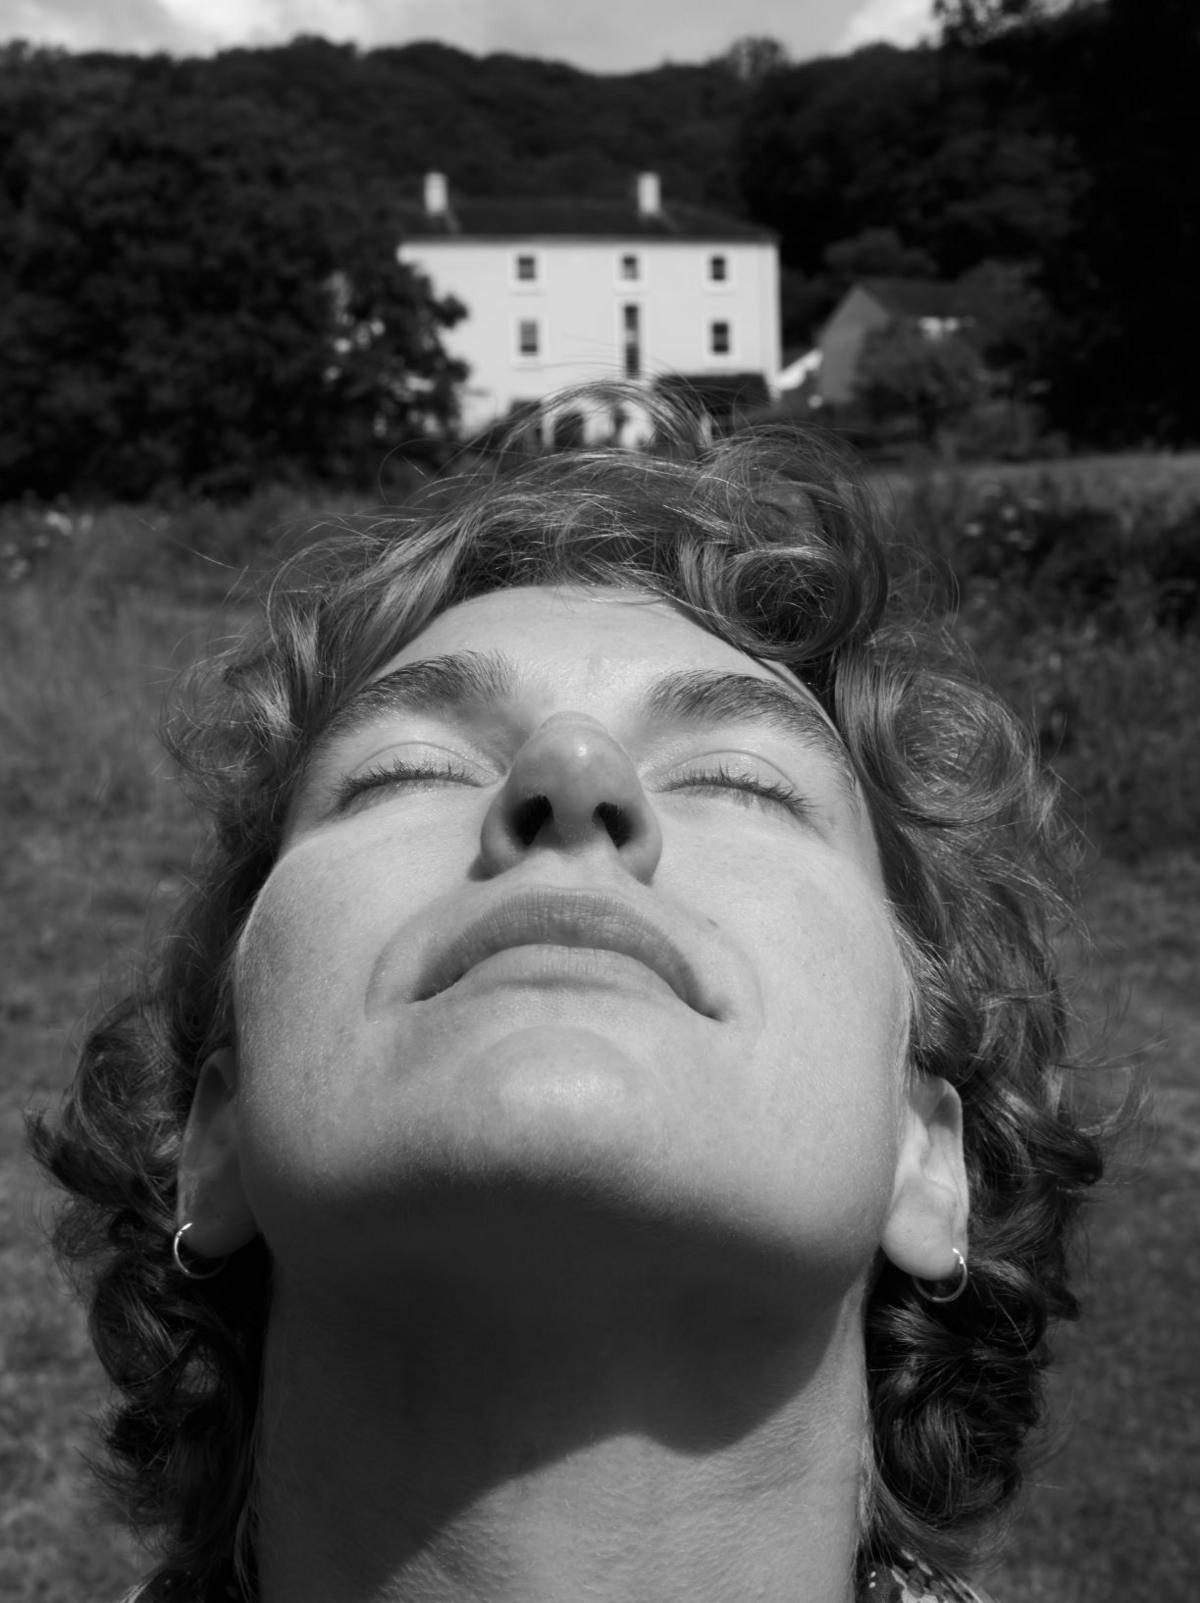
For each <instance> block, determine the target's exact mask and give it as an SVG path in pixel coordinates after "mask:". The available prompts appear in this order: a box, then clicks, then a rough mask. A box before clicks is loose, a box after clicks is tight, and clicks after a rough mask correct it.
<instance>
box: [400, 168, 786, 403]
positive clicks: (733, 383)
mask: <svg viewBox="0 0 1200 1603" xmlns="http://www.w3.org/2000/svg"><path fill="white" fill-rule="evenodd" d="M397 254H398V256H399V259H400V261H401V262H403V263H405V264H407V265H409V266H411V267H414V268H416V269H417V270H418V271H419V272H422V273H424V274H425V275H426V276H427V277H428V278H429V279H430V280H431V282H432V284H433V287H434V289H435V291H436V292H437V293H438V294H439V295H447V294H449V295H453V296H455V297H456V298H457V299H458V300H460V301H461V302H462V303H463V304H464V305H465V306H466V307H467V309H468V315H467V316H466V317H465V318H464V319H463V320H462V322H460V323H459V324H457V325H456V326H455V327H454V328H452V329H449V330H448V331H446V333H445V334H444V335H443V343H444V345H445V347H446V350H447V352H448V353H449V354H450V355H452V356H456V357H459V358H461V359H462V360H463V361H464V362H466V363H467V365H468V367H469V369H470V373H469V377H468V379H467V382H466V385H465V386H464V391H463V397H462V412H463V423H464V426H465V427H466V428H467V429H468V430H471V431H474V430H476V429H479V428H482V427H486V426H487V425H488V424H490V423H492V422H493V421H495V420H496V419H498V418H502V417H505V416H507V415H508V414H509V413H511V412H513V411H514V410H517V409H520V408H523V407H525V406H528V405H531V404H536V403H537V402H539V401H540V400H541V399H542V398H543V397H545V396H547V395H549V394H551V393H552V392H553V391H555V390H559V389H561V388H563V387H564V386H565V385H571V384H578V383H585V382H589V381H593V380H597V379H613V378H620V379H632V380H635V381H638V382H640V383H643V384H646V385H650V384H653V383H655V382H656V381H658V380H662V379H664V378H667V377H671V376H684V377H686V378H687V379H689V380H690V381H691V382H692V383H693V384H694V385H695V386H696V387H697V389H698V390H699V391H700V393H701V394H702V395H705V394H708V395H712V396H718V397H719V396H725V397H726V398H727V399H728V400H729V402H730V404H731V405H732V402H733V400H734V399H735V398H736V397H737V396H738V395H739V394H741V395H743V396H744V397H745V398H746V399H747V400H750V399H763V400H765V399H766V396H767V394H768V392H770V391H771V390H773V389H774V386H775V381H776V378H777V375H778V372H779V367H780V331H779V254H778V247H777V243H776V239H775V236H774V235H773V234H771V233H769V232H768V231H767V230H766V229H762V228H758V227H756V226H755V225H754V224H752V223H745V222H740V221H738V220H736V219H731V218H726V217H722V216H720V215H718V214H716V213H712V212H708V211H705V210H702V209H700V208H698V207H694V206H682V205H666V204H664V202H663V198H662V195H661V191H660V186H659V180H658V175H657V174H656V173H642V174H641V175H640V176H639V178H638V180H637V186H636V194H635V195H631V197H630V200H629V201H628V202H621V201H596V200H539V199H530V198H522V197H517V198H513V199H510V200H473V199H469V198H463V199H460V198H459V197H457V196H454V195H451V193H450V192H449V188H448V185H447V182H446V179H445V177H444V176H443V175H442V174H440V173H429V174H427V176H426V179H425V194H424V205H423V207H421V208H420V209H419V210H418V209H417V208H413V211H412V214H411V216H410V217H409V218H407V219H406V220H405V235H404V238H403V240H402V242H401V244H400V246H399V248H398V251H397ZM718 409H719V407H718Z"/></svg>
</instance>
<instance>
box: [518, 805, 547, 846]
mask: <svg viewBox="0 0 1200 1603" xmlns="http://www.w3.org/2000/svg"><path fill="white" fill-rule="evenodd" d="M553 811H554V809H553V808H552V807H551V805H550V798H549V797H548V796H527V797H526V798H525V800H524V801H523V802H522V803H521V804H520V806H519V807H517V808H516V810H515V811H514V813H513V820H512V824H513V831H514V833H515V834H516V837H517V839H518V840H519V841H520V842H521V845H522V846H532V845H533V843H534V841H535V840H536V839H537V838H538V835H539V833H540V832H541V829H542V826H543V825H544V824H545V822H546V820H547V819H548V818H549V817H550V816H551V814H552V812H553Z"/></svg>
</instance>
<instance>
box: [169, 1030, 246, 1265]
mask: <svg viewBox="0 0 1200 1603" xmlns="http://www.w3.org/2000/svg"><path fill="white" fill-rule="evenodd" d="M176 1221H177V1223H178V1224H181V1225H182V1224H190V1225H191V1228H190V1229H189V1231H188V1233H187V1244H188V1248H189V1249H190V1250H191V1251H192V1252H194V1253H198V1254H199V1255H200V1256H201V1257H204V1258H221V1257H224V1256H225V1255H226V1254H227V1253H231V1252H236V1251H237V1249H238V1248H239V1247H244V1246H245V1245H246V1243H247V1242H249V1241H252V1240H253V1239H254V1237H255V1236H256V1235H257V1234H258V1225H257V1223H256V1222H255V1218H254V1215H253V1213H252V1212H251V1211H250V1204H249V1203H248V1202H247V1200H246V1193H245V1191H244V1190H243V1187H242V1171H241V1162H240V1159H239V1156H238V1143H237V1059H236V1058H235V1056H234V1054H233V1052H232V1051H231V1050H229V1049H228V1048H222V1049H221V1050H220V1051H217V1052H214V1053H213V1054H212V1056H211V1057H209V1058H207V1059H206V1060H205V1063H204V1066H203V1068H202V1069H201V1070H200V1078H199V1080H197V1082H196V1092H195V1095H194V1096H193V1098H192V1111H191V1113H190V1114H189V1116H188V1122H187V1129H186V1130H185V1131H184V1135H183V1151H182V1152H181V1154H180V1158H179V1184H178V1203H177V1214H176Z"/></svg>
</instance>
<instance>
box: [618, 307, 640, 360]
mask: <svg viewBox="0 0 1200 1603" xmlns="http://www.w3.org/2000/svg"><path fill="white" fill-rule="evenodd" d="M621 348H622V353H623V355H624V371H625V377H626V378H640V377H641V373H642V309H641V307H640V306H639V305H638V304H637V302H636V301H630V302H628V303H627V304H626V305H625V306H622V308H621Z"/></svg>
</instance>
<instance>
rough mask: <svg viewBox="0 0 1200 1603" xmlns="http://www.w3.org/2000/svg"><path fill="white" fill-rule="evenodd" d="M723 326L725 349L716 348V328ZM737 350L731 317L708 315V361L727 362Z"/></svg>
mask: <svg viewBox="0 0 1200 1603" xmlns="http://www.w3.org/2000/svg"><path fill="white" fill-rule="evenodd" d="M718 328H724V329H725V331H726V338H727V340H728V345H727V347H726V349H725V350H723V351H719V350H718V349H717V329H718ZM736 350H737V335H736V333H735V330H734V326H733V318H732V317H728V316H726V317H710V318H709V320H708V359H709V361H710V362H728V361H729V360H730V359H731V358H732V357H733V356H734V354H735V352H736Z"/></svg>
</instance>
